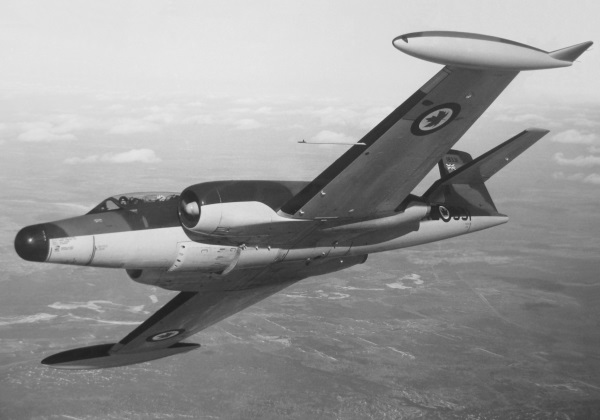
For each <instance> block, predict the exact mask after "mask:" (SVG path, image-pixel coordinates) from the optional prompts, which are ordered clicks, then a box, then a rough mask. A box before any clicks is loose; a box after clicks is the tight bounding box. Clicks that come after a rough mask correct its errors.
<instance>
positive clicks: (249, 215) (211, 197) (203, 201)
mask: <svg viewBox="0 0 600 420" xmlns="http://www.w3.org/2000/svg"><path fill="white" fill-rule="evenodd" d="M213 191H214V194H212V193H208V194H203V195H202V196H201V195H200V194H198V193H197V191H196V189H195V188H194V187H190V188H188V189H186V190H184V191H183V193H182V194H181V196H180V202H179V220H180V222H181V226H182V227H183V229H184V230H185V232H186V234H187V235H188V237H190V239H193V240H195V241H201V242H207V243H216V244H231V245H241V244H245V243H248V242H249V241H250V242H252V244H256V243H257V242H258V243H260V242H263V239H265V240H266V239H267V238H269V237H271V239H273V241H274V242H273V243H275V242H276V238H275V236H278V235H285V234H290V233H293V232H294V231H295V227H297V226H299V224H302V223H305V221H303V220H298V219H291V218H287V217H282V216H280V215H278V214H277V213H276V212H275V210H273V208H271V207H270V206H268V205H267V204H265V203H262V202H260V201H232V202H221V197H220V196H219V193H218V191H216V190H213ZM293 225H295V226H294V227H292V226H293ZM266 242H269V240H266Z"/></svg>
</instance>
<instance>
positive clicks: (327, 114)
mask: <svg viewBox="0 0 600 420" xmlns="http://www.w3.org/2000/svg"><path fill="white" fill-rule="evenodd" d="M312 114H313V115H315V116H317V117H319V118H320V119H321V124H323V125H348V124H350V123H355V121H356V119H357V118H358V117H359V114H358V113H357V112H356V111H354V110H351V109H348V108H336V107H332V106H329V107H327V108H321V109H317V110H314V111H312Z"/></svg>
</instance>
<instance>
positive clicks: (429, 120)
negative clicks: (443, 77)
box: [410, 103, 460, 136]
mask: <svg viewBox="0 0 600 420" xmlns="http://www.w3.org/2000/svg"><path fill="white" fill-rule="evenodd" d="M459 112H460V105H459V104H456V103H447V104H442V105H438V106H436V107H433V108H431V109H429V110H427V111H425V112H424V113H422V114H421V115H419V116H418V117H417V119H415V121H414V122H413V124H412V126H411V128H410V131H411V132H412V133H413V134H414V135H415V136H425V135H427V134H431V133H435V132H436V131H438V130H441V129H442V128H444V127H445V126H446V125H448V124H449V123H450V122H451V121H452V120H453V119H454V118H456V117H457V116H458V114H459Z"/></svg>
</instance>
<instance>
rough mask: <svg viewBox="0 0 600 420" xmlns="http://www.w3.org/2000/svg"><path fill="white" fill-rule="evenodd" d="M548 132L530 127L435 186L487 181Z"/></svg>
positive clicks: (452, 173)
mask: <svg viewBox="0 0 600 420" xmlns="http://www.w3.org/2000/svg"><path fill="white" fill-rule="evenodd" d="M548 133H549V131H548V130H543V129H540V128H529V129H527V130H525V131H523V132H522V133H519V134H517V135H516V136H514V137H513V138H511V139H510V140H507V141H505V142H504V143H502V144H501V145H500V146H498V147H495V148H493V149H492V150H490V151H489V152H487V153H484V154H483V155H481V156H479V157H478V158H477V159H475V160H472V161H471V162H469V163H467V164H465V165H463V166H461V167H460V168H458V169H457V170H456V171H453V172H450V173H449V174H448V175H446V176H445V177H443V178H442V179H440V180H439V181H438V182H437V183H436V184H434V186H435V187H437V188H441V187H443V186H444V185H451V184H471V183H478V182H481V181H483V182H486V181H487V180H488V179H490V178H491V177H492V176H493V175H494V174H495V173H496V172H498V171H499V170H500V169H502V168H504V167H505V166H506V165H508V163H509V162H511V161H512V160H513V159H515V158H516V157H517V156H519V155H520V154H521V153H523V152H524V151H525V150H527V148H529V147H530V146H532V145H533V144H534V143H535V142H536V141H538V140H539V139H541V138H542V137H544V136H545V135H546V134H548Z"/></svg>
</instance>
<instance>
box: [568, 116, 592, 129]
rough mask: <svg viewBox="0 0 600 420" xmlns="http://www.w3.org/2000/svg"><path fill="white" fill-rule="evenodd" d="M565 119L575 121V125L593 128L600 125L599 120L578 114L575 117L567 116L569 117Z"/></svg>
mask: <svg viewBox="0 0 600 420" xmlns="http://www.w3.org/2000/svg"><path fill="white" fill-rule="evenodd" d="M565 121H567V122H570V123H573V124H575V125H579V126H581V127H589V128H593V127H598V126H600V122H598V121H596V120H593V119H589V118H586V117H584V116H577V117H573V118H567V119H565Z"/></svg>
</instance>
